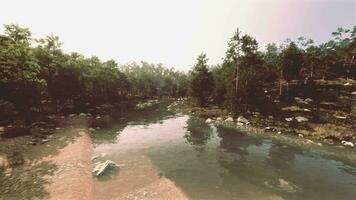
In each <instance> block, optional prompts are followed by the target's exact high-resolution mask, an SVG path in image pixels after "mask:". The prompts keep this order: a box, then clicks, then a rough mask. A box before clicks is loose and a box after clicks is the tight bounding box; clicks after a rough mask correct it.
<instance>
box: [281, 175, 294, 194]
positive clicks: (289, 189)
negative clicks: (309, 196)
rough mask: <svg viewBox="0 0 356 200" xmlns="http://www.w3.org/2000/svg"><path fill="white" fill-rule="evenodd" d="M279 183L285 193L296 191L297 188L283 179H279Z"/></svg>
mask: <svg viewBox="0 0 356 200" xmlns="http://www.w3.org/2000/svg"><path fill="white" fill-rule="evenodd" d="M278 182H279V185H278V186H279V188H280V189H282V190H284V191H287V192H295V191H296V187H295V186H294V185H293V184H291V183H289V182H288V181H286V180H284V179H283V178H279V179H278Z"/></svg>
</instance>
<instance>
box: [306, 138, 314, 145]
mask: <svg viewBox="0 0 356 200" xmlns="http://www.w3.org/2000/svg"><path fill="white" fill-rule="evenodd" d="M305 143H306V144H314V142H313V141H312V140H309V139H306V140H305Z"/></svg>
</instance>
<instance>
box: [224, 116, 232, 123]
mask: <svg viewBox="0 0 356 200" xmlns="http://www.w3.org/2000/svg"><path fill="white" fill-rule="evenodd" d="M233 121H234V119H233V118H232V117H228V118H226V119H225V122H233Z"/></svg>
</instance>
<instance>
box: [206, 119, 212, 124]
mask: <svg viewBox="0 0 356 200" xmlns="http://www.w3.org/2000/svg"><path fill="white" fill-rule="evenodd" d="M212 122H213V120H212V119H210V118H208V119H206V120H205V123H208V124H210V123H212Z"/></svg>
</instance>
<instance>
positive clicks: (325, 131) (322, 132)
mask: <svg viewBox="0 0 356 200" xmlns="http://www.w3.org/2000/svg"><path fill="white" fill-rule="evenodd" d="M168 109H169V110H174V111H177V112H182V113H185V114H189V115H193V116H196V117H200V118H203V119H204V120H205V122H206V123H208V124H211V125H215V126H219V125H223V126H227V127H230V128H234V129H239V130H241V131H243V132H246V133H247V134H259V135H263V136H264V137H268V138H271V139H277V140H280V141H283V142H288V143H290V144H292V145H295V146H303V148H313V149H314V150H318V147H323V148H320V149H323V150H322V151H323V152H322V153H325V154H328V155H330V156H333V157H335V156H336V157H338V158H341V159H343V160H345V161H347V162H350V163H353V164H356V156H354V151H356V147H355V146H356V129H355V127H354V125H355V124H354V122H355V119H354V117H352V116H348V117H347V118H346V119H344V118H343V119H338V117H335V116H334V120H330V121H327V122H324V123H315V122H314V121H312V120H310V119H309V118H307V117H304V116H291V117H288V118H287V117H286V118H281V117H278V116H272V115H270V116H264V115H262V114H260V113H258V112H251V113H248V114H244V115H239V116H233V115H232V114H231V113H229V112H228V111H227V110H224V109H221V108H219V107H216V106H208V107H204V108H202V107H195V106H194V105H193V104H190V103H189V101H188V100H186V99H185V100H180V101H176V102H174V103H172V104H171V105H169V106H168ZM325 148H327V149H328V150H330V151H328V152H326V151H324V150H325ZM334 150H337V152H339V153H335V152H336V151H334ZM340 151H342V152H344V153H340Z"/></svg>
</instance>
